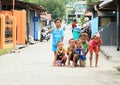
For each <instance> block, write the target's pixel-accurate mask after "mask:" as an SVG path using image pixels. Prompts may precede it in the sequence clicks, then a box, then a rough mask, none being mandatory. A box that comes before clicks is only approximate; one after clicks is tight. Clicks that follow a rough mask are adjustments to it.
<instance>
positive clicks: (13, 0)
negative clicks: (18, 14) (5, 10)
mask: <svg viewBox="0 0 120 85" xmlns="http://www.w3.org/2000/svg"><path fill="white" fill-rule="evenodd" d="M12 2H13V14H12V15H13V16H14V7H15V0H12Z"/></svg>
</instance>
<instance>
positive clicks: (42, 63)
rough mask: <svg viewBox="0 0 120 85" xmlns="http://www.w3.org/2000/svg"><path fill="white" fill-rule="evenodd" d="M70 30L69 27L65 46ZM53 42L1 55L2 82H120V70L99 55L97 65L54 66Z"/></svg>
mask: <svg viewBox="0 0 120 85" xmlns="http://www.w3.org/2000/svg"><path fill="white" fill-rule="evenodd" d="M70 37H71V32H70V31H69V29H67V30H66V37H65V41H64V43H65V47H67V43H68V40H69V38H70ZM52 60H53V53H52V52H51V42H50V41H49V42H46V41H45V42H42V43H38V44H35V45H31V46H28V47H26V48H24V49H22V50H20V53H12V54H7V55H4V56H1V57H0V85H80V84H82V85H120V73H119V72H118V71H116V70H115V69H114V68H113V66H112V63H111V62H110V61H107V60H105V59H104V56H103V55H102V54H100V62H99V67H98V68H95V67H93V68H90V67H89V61H88V60H87V67H85V68H80V67H77V68H72V67H53V66H52Z"/></svg>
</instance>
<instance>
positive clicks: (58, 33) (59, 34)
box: [48, 18, 64, 65]
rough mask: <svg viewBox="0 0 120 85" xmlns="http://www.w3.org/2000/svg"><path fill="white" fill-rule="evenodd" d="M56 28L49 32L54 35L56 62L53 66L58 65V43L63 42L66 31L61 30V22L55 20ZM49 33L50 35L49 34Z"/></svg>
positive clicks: (53, 49) (53, 47) (53, 48)
mask: <svg viewBox="0 0 120 85" xmlns="http://www.w3.org/2000/svg"><path fill="white" fill-rule="evenodd" d="M55 25H56V26H55V27H53V28H52V30H49V32H51V34H52V51H53V52H54V61H53V65H56V60H57V59H56V57H55V56H56V50H57V43H58V41H63V39H64V30H63V29H62V28H61V20H60V19H58V18H57V19H55ZM49 32H48V33H49Z"/></svg>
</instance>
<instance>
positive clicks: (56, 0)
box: [25, 0, 66, 19]
mask: <svg viewBox="0 0 120 85" xmlns="http://www.w3.org/2000/svg"><path fill="white" fill-rule="evenodd" d="M25 1H27V2H31V3H36V4H39V5H43V6H44V7H45V8H46V9H47V11H48V12H49V13H51V15H52V18H53V19H55V18H63V17H64V16H65V13H66V12H65V10H66V8H65V4H64V2H63V0H25Z"/></svg>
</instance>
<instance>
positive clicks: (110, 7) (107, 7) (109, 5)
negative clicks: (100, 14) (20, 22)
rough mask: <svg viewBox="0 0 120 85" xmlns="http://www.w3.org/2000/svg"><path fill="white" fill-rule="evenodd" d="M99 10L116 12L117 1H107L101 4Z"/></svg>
mask: <svg viewBox="0 0 120 85" xmlns="http://www.w3.org/2000/svg"><path fill="white" fill-rule="evenodd" d="M99 10H101V11H116V10H117V4H116V2H115V0H105V1H104V2H102V3H101V4H99Z"/></svg>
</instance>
